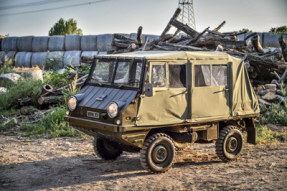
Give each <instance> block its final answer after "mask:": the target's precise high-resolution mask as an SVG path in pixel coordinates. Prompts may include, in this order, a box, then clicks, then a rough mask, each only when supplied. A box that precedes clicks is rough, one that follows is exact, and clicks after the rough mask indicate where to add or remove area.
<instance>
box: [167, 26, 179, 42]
mask: <svg viewBox="0 0 287 191" xmlns="http://www.w3.org/2000/svg"><path fill="white" fill-rule="evenodd" d="M178 33H180V30H179V29H177V30H176V31H175V33H174V34H173V36H172V38H171V39H169V40H168V41H167V42H169V43H170V42H172V41H173V40H174V39H175V38H176V36H177V35H178Z"/></svg>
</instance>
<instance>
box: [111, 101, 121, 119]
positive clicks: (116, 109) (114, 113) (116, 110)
mask: <svg viewBox="0 0 287 191" xmlns="http://www.w3.org/2000/svg"><path fill="white" fill-rule="evenodd" d="M118 113H119V107H118V105H117V104H116V103H114V102H111V103H110V104H109V106H108V115H109V116H110V118H115V117H116V116H117V115H118Z"/></svg>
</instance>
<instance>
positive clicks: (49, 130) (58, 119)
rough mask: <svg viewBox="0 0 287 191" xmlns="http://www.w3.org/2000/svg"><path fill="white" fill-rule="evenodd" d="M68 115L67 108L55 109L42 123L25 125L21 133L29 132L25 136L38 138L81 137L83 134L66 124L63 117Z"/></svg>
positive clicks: (21, 128)
mask: <svg viewBox="0 0 287 191" xmlns="http://www.w3.org/2000/svg"><path fill="white" fill-rule="evenodd" d="M65 114H66V107H65V106H61V107H60V108H53V109H52V111H51V112H50V113H49V114H47V115H46V116H45V117H44V118H43V119H42V120H41V121H40V122H38V123H36V124H25V125H22V126H21V127H20V130H21V131H24V132H27V133H26V135H25V136H36V137H43V136H48V137H61V136H81V135H82V134H81V133H80V132H78V131H76V130H74V129H73V128H71V127H69V125H68V124H67V123H66V122H64V119H63V116H64V115H65Z"/></svg>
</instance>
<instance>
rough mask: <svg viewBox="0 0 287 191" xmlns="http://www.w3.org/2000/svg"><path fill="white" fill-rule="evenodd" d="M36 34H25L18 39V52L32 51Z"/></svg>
mask: <svg viewBox="0 0 287 191" xmlns="http://www.w3.org/2000/svg"><path fill="white" fill-rule="evenodd" d="M33 38H34V36H23V37H18V39H17V51H18V52H32V41H33Z"/></svg>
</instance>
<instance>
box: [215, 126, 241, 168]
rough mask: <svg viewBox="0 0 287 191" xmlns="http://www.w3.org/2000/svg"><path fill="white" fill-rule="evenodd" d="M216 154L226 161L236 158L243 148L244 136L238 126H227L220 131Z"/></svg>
mask: <svg viewBox="0 0 287 191" xmlns="http://www.w3.org/2000/svg"><path fill="white" fill-rule="evenodd" d="M215 148H216V154H217V156H218V157H219V158H220V159H221V160H222V161H224V162H228V161H234V160H236V159H237V158H238V157H239V156H240V153H241V151H242V148H243V136H242V133H241V131H240V130H239V129H238V128H237V127H233V126H226V127H224V128H223V129H221V130H220V132H219V138H218V139H217V141H216V147H215Z"/></svg>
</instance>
